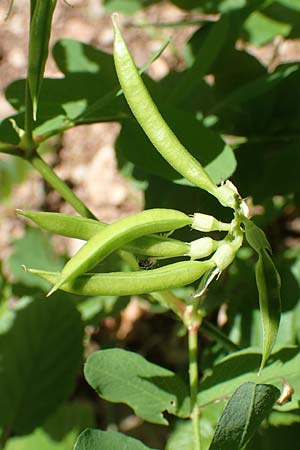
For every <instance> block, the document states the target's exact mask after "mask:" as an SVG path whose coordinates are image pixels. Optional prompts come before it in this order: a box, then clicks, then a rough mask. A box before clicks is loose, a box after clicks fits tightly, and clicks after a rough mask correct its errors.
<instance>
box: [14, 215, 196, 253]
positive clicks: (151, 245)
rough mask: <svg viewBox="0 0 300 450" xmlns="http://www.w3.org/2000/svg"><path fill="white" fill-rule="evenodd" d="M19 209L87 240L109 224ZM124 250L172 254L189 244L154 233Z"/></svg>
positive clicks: (63, 232) (47, 225) (43, 224)
mask: <svg viewBox="0 0 300 450" xmlns="http://www.w3.org/2000/svg"><path fill="white" fill-rule="evenodd" d="M17 212H18V214H21V215H22V216H24V217H26V218H28V219H30V220H32V221H33V222H34V223H36V224H37V225H39V226H40V227H42V228H44V229H45V230H47V231H50V232H51V233H54V234H59V235H60V236H66V237H70V238H75V239H82V240H84V241H88V240H89V239H91V238H92V237H93V236H95V234H97V233H98V232H99V231H100V230H101V229H103V228H104V227H105V226H108V225H107V224H106V223H104V222H101V221H98V220H94V219H87V218H85V217H79V216H71V215H69V214H61V213H53V212H43V211H22V210H17ZM124 250H127V251H129V252H131V253H134V254H135V255H144V256H155V257H156V258H172V257H176V256H183V255H189V252H190V244H187V243H185V242H182V241H179V240H177V239H171V238H168V237H165V236H159V235H155V234H153V235H149V236H143V237H140V238H138V239H135V240H133V241H131V242H130V243H129V244H126V245H125V246H124Z"/></svg>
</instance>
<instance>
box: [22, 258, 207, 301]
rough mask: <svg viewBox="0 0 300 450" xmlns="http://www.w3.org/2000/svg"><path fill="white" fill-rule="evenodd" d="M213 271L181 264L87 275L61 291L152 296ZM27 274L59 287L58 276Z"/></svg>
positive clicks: (204, 263) (200, 263)
mask: <svg viewBox="0 0 300 450" xmlns="http://www.w3.org/2000/svg"><path fill="white" fill-rule="evenodd" d="M213 267H214V263H213V262H212V261H181V262H178V263H174V264H169V265H167V266H164V267H160V268H158V269H153V270H145V271H141V272H112V273H96V274H88V273H86V274H84V275H81V276H79V277H78V278H76V279H75V280H71V281H65V282H63V283H62V284H61V285H60V289H62V290H63V291H66V292H71V293H73V294H78V295H88V296H93V295H120V296H121V295H138V294H149V293H151V292H156V291H162V290H169V289H175V288H177V287H181V286H185V285H187V284H190V283H193V282H194V281H196V280H198V279H199V278H200V277H201V276H202V275H203V274H204V273H205V272H206V271H207V270H210V269H212V268H213ZM27 270H28V271H29V272H30V273H32V274H34V275H37V276H39V277H40V278H43V279H44V280H47V281H49V283H51V284H53V285H58V283H59V281H60V274H59V273H57V272H46V271H43V270H35V269H27Z"/></svg>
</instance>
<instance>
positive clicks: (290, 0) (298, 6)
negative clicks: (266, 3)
mask: <svg viewBox="0 0 300 450" xmlns="http://www.w3.org/2000/svg"><path fill="white" fill-rule="evenodd" d="M276 1H277V3H280V4H281V5H283V6H286V7H287V8H290V9H294V10H296V11H300V3H299V1H298V0H276Z"/></svg>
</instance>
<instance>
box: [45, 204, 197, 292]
mask: <svg viewBox="0 0 300 450" xmlns="http://www.w3.org/2000/svg"><path fill="white" fill-rule="evenodd" d="M191 222H192V219H191V218H190V217H188V216H187V215H186V214H184V213H182V212H180V211H176V210H172V209H150V210H146V211H142V212H140V213H137V214H133V215H131V216H128V217H124V218H123V219H120V220H118V221H117V222H114V223H112V224H111V225H108V226H107V227H104V228H103V229H102V230H100V231H99V232H98V233H97V234H96V235H95V236H94V237H92V238H91V239H90V240H89V241H88V242H87V243H86V244H85V245H84V246H83V247H81V249H80V250H79V251H78V252H77V253H76V254H75V255H74V256H73V258H71V259H70V261H68V262H67V264H66V265H65V267H64V268H63V270H62V272H61V276H60V279H59V281H58V282H57V284H56V285H55V286H54V287H53V288H52V289H51V291H50V292H49V294H48V295H50V294H51V293H52V292H54V291H55V290H56V289H58V288H59V287H60V286H61V285H62V284H64V283H66V282H67V281H69V280H71V279H74V278H76V277H78V276H79V275H81V274H82V273H84V272H87V271H88V270H89V269H91V268H92V267H94V266H95V265H96V264H97V263H99V262H100V261H102V260H103V259H104V258H106V256H108V255H110V254H111V253H112V252H113V251H115V250H117V249H118V248H120V247H122V246H124V245H125V244H127V242H130V241H133V240H134V239H136V238H138V237H141V236H143V235H146V234H151V233H154V232H158V233H159V232H163V231H170V230H175V229H177V228H181V227H184V226H186V225H190V224H191Z"/></svg>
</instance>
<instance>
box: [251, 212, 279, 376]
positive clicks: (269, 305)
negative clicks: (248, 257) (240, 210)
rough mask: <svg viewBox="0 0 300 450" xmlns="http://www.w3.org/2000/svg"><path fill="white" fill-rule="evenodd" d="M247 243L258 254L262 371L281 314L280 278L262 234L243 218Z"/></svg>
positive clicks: (257, 280)
mask: <svg viewBox="0 0 300 450" xmlns="http://www.w3.org/2000/svg"><path fill="white" fill-rule="evenodd" d="M243 223H244V225H245V234H246V239H247V241H248V243H249V244H250V245H251V247H252V248H253V249H254V250H255V251H256V252H257V253H258V261H257V263H256V267H255V276H256V285H257V289H258V294H259V306H260V312H261V317H262V323H263V331H264V333H263V355H262V361H261V366H260V370H262V369H263V368H264V366H265V364H266V361H267V359H268V358H269V356H270V354H271V351H272V349H273V347H274V344H275V341H276V337H277V333H278V328H279V323H280V314H281V298H280V276H279V274H278V272H277V269H276V267H275V265H274V263H273V261H272V258H271V256H270V255H269V253H268V251H271V247H270V244H269V242H268V240H267V238H266V236H265V234H264V232H263V231H262V230H261V229H260V228H259V227H258V226H257V225H255V224H254V223H253V222H251V221H250V220H249V219H246V218H243Z"/></svg>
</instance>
